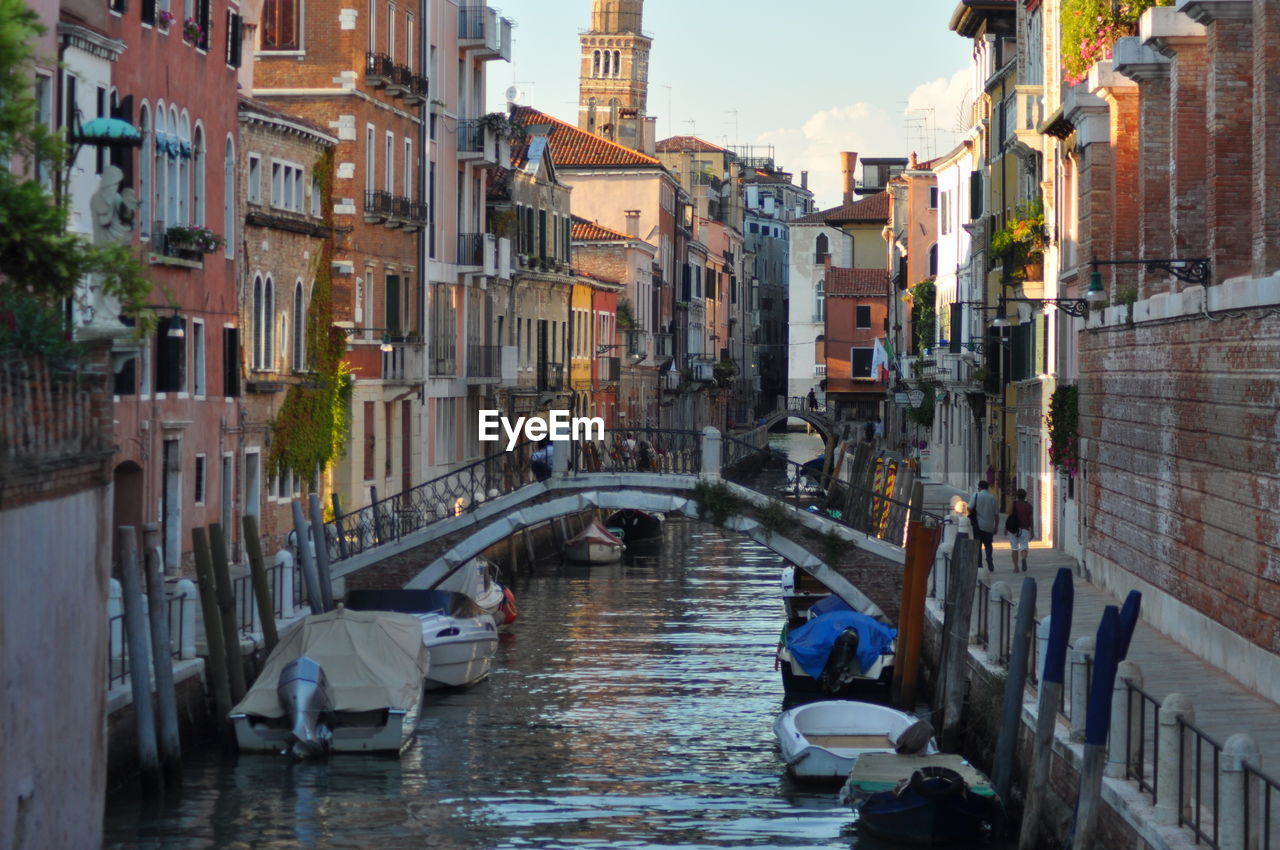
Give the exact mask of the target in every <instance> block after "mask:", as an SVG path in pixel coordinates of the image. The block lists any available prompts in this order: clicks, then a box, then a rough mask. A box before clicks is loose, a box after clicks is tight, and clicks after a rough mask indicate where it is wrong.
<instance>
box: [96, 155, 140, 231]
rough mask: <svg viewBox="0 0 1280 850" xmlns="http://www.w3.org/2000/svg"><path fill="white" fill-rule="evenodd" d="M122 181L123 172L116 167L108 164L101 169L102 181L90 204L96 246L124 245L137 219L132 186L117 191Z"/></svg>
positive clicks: (136, 200) (135, 201) (136, 204)
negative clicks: (119, 243)
mask: <svg viewBox="0 0 1280 850" xmlns="http://www.w3.org/2000/svg"><path fill="white" fill-rule="evenodd" d="M123 181H124V173H123V172H121V171H120V169H119V168H117V167H116V166H114V165H108V166H107V167H106V168H105V169H103V172H102V182H101V184H99V186H98V191H96V192H94V193H93V198H91V199H90V201H89V211H90V212H91V213H92V214H93V242H94V244H95V245H105V244H109V243H111V242H127V241H129V237H130V235H131V234H132V233H133V228H134V226H135V223H136V221H135V220H136V219H137V217H138V199H137V197H136V196H135V195H134V193H133V189H132V188H131V187H125V189H124V190H123V191H121V190H120V184H121V183H122V182H123Z"/></svg>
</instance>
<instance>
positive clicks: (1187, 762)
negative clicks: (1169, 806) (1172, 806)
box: [1177, 718, 1222, 847]
mask: <svg viewBox="0 0 1280 850" xmlns="http://www.w3.org/2000/svg"><path fill="white" fill-rule="evenodd" d="M1188 750H1190V752H1188ZM1206 752H1207V754H1208V755H1207V758H1208V759H1209V760H1210V762H1211V763H1210V764H1209V765H1206V764H1205V760H1206ZM1221 761H1222V745H1221V744H1219V743H1218V742H1217V741H1215V740H1213V738H1211V737H1209V735H1208V733H1207V732H1205V731H1204V730H1203V729H1201V728H1200V727H1198V726H1196V725H1195V724H1194V723H1191V722H1190V721H1188V720H1186V719H1183V718H1179V719H1178V801H1177V802H1178V826H1185V827H1187V828H1188V829H1190V830H1191V831H1192V832H1193V833H1194V834H1195V836H1196V843H1197V844H1198V843H1200V841H1204V842H1205V843H1206V844H1208V845H1209V846H1210V847H1217V846H1218V811H1219V807H1218V802H1219V800H1221V798H1222V797H1221V793H1220V791H1221V789H1220V788H1219V787H1218V775H1219V773H1218V766H1219V764H1220V763H1221ZM1188 767H1189V768H1190V770H1191V775H1190V776H1188V775H1187V768H1188ZM1206 767H1208V770H1209V774H1208V776H1207V777H1206V775H1205V769H1206ZM1206 779H1207V783H1208V785H1209V786H1210V788H1209V789H1208V791H1209V794H1210V795H1211V796H1210V797H1209V799H1208V800H1206V799H1205V791H1206V789H1205V784H1206ZM1188 783H1189V784H1190V785H1191V787H1190V788H1187V787H1185V785H1186V784H1188ZM1188 792H1189V793H1190V799H1188ZM1183 800H1187V802H1188V803H1189V804H1190V813H1189V814H1188V813H1187V812H1186V810H1184V808H1183V805H1182V801H1183Z"/></svg>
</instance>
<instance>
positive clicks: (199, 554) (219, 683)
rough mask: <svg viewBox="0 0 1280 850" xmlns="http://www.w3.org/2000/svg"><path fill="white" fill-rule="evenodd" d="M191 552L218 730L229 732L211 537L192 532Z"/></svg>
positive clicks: (228, 688) (224, 656)
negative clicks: (210, 543)
mask: <svg viewBox="0 0 1280 850" xmlns="http://www.w3.org/2000/svg"><path fill="white" fill-rule="evenodd" d="M191 548H192V549H193V550H194V552H195V558H196V582H197V584H198V585H199V587H200V612H201V614H202V616H203V618H204V645H205V663H206V664H208V670H209V679H210V681H211V682H212V685H213V704H214V706H215V708H216V710H217V713H218V717H217V721H218V728H219V729H220V730H222V731H224V732H225V731H226V729H227V727H228V724H229V723H230V722H231V721H230V719H229V718H228V716H227V715H229V714H230V713H231V683H230V681H229V680H228V679H227V654H226V648H225V646H224V645H223V640H222V615H221V614H220V613H218V591H217V589H216V588H215V586H214V580H213V556H212V555H211V554H210V552H209V534H208V532H207V531H206V530H205V529H203V528H193V529H191Z"/></svg>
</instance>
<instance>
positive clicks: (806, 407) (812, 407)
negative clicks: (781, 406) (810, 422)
mask: <svg viewBox="0 0 1280 850" xmlns="http://www.w3.org/2000/svg"><path fill="white" fill-rule="evenodd" d="M787 410H796V411H800V412H803V413H818V414H822V415H823V416H830V415H831V409H830V408H829V407H827V404H826V402H824V401H822V400H821V399H818V398H815V399H814V402H813V404H809V397H808V396H804V395H793V396H787Z"/></svg>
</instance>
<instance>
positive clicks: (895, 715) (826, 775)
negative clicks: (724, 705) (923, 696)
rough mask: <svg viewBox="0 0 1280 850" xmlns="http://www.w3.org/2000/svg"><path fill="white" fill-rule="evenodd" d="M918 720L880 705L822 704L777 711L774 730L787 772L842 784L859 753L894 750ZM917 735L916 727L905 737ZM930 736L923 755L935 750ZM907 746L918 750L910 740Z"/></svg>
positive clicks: (927, 736)
mask: <svg viewBox="0 0 1280 850" xmlns="http://www.w3.org/2000/svg"><path fill="white" fill-rule="evenodd" d="M920 722H921V721H919V720H918V719H917V718H915V717H912V716H911V715H910V714H907V713H906V712H902V711H898V710H897V709H895V708H889V707H888V706H884V705H876V704H875V703H869V702H854V701H851V700H825V701H823V702H811V703H807V704H805V705H801V706H797V707H796V708H792V709H788V710H787V711H784V712H782V714H780V715H778V719H777V720H776V721H774V724H773V731H774V734H776V735H777V736H778V744H779V745H780V746H781V747H782V758H783V760H784V761H786V764H787V773H789V774H791V775H792V776H794V777H795V778H796V779H802V780H808V781H828V780H829V781H837V780H839V781H844V780H845V779H846V778H847V777H848V776H849V771H850V770H851V769H852V768H853V763H854V761H856V760H857V758H858V756H859V755H861V754H863V753H892V752H894V751H895V749H896V748H897V747H898V746H899V739H900V738H902V737H903V733H904V732H906V731H907V730H908V729H910V728H911V727H912V726H915V725H916V724H917V723H920ZM920 734H921V730H920V727H917V729H915V730H913V735H911V736H907V737H908V738H911V737H916V736H919V735H920ZM932 734H933V733H932V730H931V729H930V730H927V732H926V733H925V734H924V737H925V740H926V743H925V744H924V745H923V746H924V748H925V750H926V751H927V752H937V747H936V746H935V745H934V743H933V741H932ZM904 743H905V742H904ZM912 745H913V747H914V746H920V745H919V744H918V743H917V742H914V741H913V742H912Z"/></svg>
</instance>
